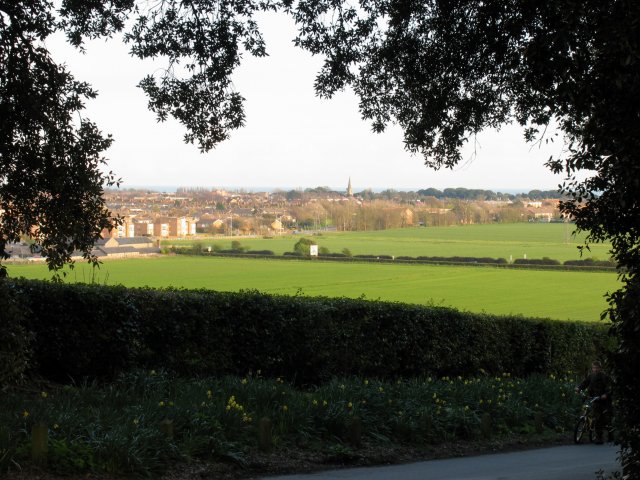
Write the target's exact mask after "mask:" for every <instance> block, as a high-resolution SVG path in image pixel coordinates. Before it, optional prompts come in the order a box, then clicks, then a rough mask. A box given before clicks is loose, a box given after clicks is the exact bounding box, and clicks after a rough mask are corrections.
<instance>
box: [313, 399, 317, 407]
mask: <svg viewBox="0 0 640 480" xmlns="http://www.w3.org/2000/svg"><path fill="white" fill-rule="evenodd" d="M311 403H313V406H314V407H317V406H318V400H316V399H315V398H314V399H313V402H311Z"/></svg>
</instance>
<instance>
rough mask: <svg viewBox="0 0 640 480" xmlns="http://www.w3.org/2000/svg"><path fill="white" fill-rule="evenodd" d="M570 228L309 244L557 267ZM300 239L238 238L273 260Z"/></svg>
mask: <svg viewBox="0 0 640 480" xmlns="http://www.w3.org/2000/svg"><path fill="white" fill-rule="evenodd" d="M574 228H575V226H574V225H572V224H563V223H512V224H488V225H464V226H462V225H461V226H451V227H426V228H419V227H416V228H404V229H395V230H376V231H370V232H327V233H323V234H322V235H321V236H314V237H313V239H314V240H315V241H316V242H317V243H318V245H320V246H324V247H327V248H328V249H329V250H330V251H331V252H340V251H342V249H343V248H348V249H349V250H351V252H352V253H353V254H354V255H362V254H373V255H395V256H401V255H407V256H412V257H417V256H420V255H422V256H445V257H447V256H468V257H494V258H500V257H502V258H505V259H507V260H509V258H510V257H512V258H513V259H514V260H515V259H516V258H523V257H524V256H525V255H526V256H527V258H542V257H549V258H553V259H556V260H559V261H561V262H563V261H565V260H577V259H579V258H581V257H580V252H579V251H578V248H577V247H578V246H579V245H582V244H583V242H584V238H585V234H584V233H582V234H578V235H576V236H574V235H572V233H573V230H574ZM300 236H309V237H310V236H311V235H286V236H281V237H274V238H268V239H266V238H238V239H237V240H239V241H240V242H241V243H242V245H243V246H246V247H249V248H250V249H251V250H272V251H273V252H274V253H276V254H277V255H281V254H282V253H284V252H287V251H292V250H293V245H294V244H295V242H296V241H297V240H298V239H299V237H300ZM194 242H199V243H200V244H201V245H202V246H204V247H207V246H213V245H216V244H217V245H220V246H222V247H223V248H230V245H231V239H230V238H229V237H224V238H206V237H204V238H199V239H196V240H182V241H181V240H164V241H163V245H166V246H168V245H181V246H184V245H192V244H193V243H194ZM610 248H611V245H610V244H597V245H592V246H591V251H590V252H589V251H587V252H585V253H584V258H588V257H592V258H595V259H598V260H607V259H608V258H609V250H610Z"/></svg>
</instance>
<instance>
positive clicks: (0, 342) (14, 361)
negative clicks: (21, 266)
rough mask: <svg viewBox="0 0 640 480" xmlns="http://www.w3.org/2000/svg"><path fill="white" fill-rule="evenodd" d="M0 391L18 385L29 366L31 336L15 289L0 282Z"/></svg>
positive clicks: (2, 280) (4, 282) (23, 308)
mask: <svg viewBox="0 0 640 480" xmlns="http://www.w3.org/2000/svg"><path fill="white" fill-rule="evenodd" d="M0 289H1V290H2V294H1V295H0V316H2V321H0V388H2V387H4V386H5V385H7V384H10V383H15V382H17V381H19V380H20V379H21V378H22V377H23V375H24V373H25V372H26V370H27V368H28V366H29V359H30V357H31V354H32V352H31V343H32V341H33V334H32V332H30V331H29V330H27V328H26V327H25V321H26V315H25V313H26V312H25V306H24V305H21V304H20V303H19V299H18V298H17V295H16V286H15V285H14V284H12V283H11V282H9V281H6V280H4V279H0Z"/></svg>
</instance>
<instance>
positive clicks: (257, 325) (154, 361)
mask: <svg viewBox="0 0 640 480" xmlns="http://www.w3.org/2000/svg"><path fill="white" fill-rule="evenodd" d="M11 282H12V285H13V286H14V287H12V288H15V289H16V292H19V295H20V296H21V298H22V299H23V301H24V303H25V305H26V307H28V308H29V309H30V310H31V312H32V313H31V314H30V315H29V318H28V321H27V322H26V323H25V327H26V328H27V331H28V332H30V333H32V334H34V335H35V339H36V341H35V346H34V358H33V360H34V368H35V369H36V370H37V371H38V372H39V373H40V374H41V375H43V376H45V377H49V378H63V379H67V378H68V377H69V376H71V377H74V378H79V377H83V376H90V377H95V376H112V375H113V374H115V373H117V372H120V371H126V370H128V369H130V368H132V367H145V368H166V369H169V370H172V371H175V372H178V373H185V374H189V375H193V374H210V375H219V374H240V375H242V374H244V373H246V372H247V371H249V370H253V371H257V370H261V371H262V372H263V374H265V375H268V376H284V377H287V378H290V379H295V380H296V381H298V382H302V383H317V382H320V381H323V380H326V379H328V378H331V377H333V376H336V375H337V376H350V375H363V376H369V377H377V378H394V377H399V376H405V377H411V376H421V375H427V374H433V375H439V376H441V375H467V374H475V373H477V372H478V371H479V369H481V368H482V369H484V370H486V371H487V372H496V373H497V372H501V371H510V372H512V373H513V374H514V375H518V376H523V375H528V374H530V373H534V372H543V373H544V372H564V371H566V370H577V369H580V370H582V368H583V367H584V366H586V365H588V364H589V362H590V360H591V359H592V358H595V357H599V356H601V354H602V351H603V350H605V349H607V348H608V344H607V341H608V337H607V327H606V326H604V325H601V324H592V323H581V322H563V321H552V320H540V319H525V318H522V317H513V316H512V317H497V316H493V315H486V314H472V313H468V312H460V311H457V310H454V309H450V308H443V307H425V306H418V305H407V304H399V303H390V302H380V301H366V300H353V299H346V298H337V299H330V298H322V297H320V298H308V297H303V296H294V297H289V296H272V295H266V294H262V293H258V292H251V291H250V292H239V293H233V292H212V291H206V290H176V289H165V290H153V289H126V288H124V287H106V286H100V285H64V284H52V283H47V282H41V281H27V280H12V281H11Z"/></svg>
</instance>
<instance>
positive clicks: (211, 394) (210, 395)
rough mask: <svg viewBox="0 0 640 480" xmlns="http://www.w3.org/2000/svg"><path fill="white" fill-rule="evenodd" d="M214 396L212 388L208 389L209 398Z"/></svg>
mask: <svg viewBox="0 0 640 480" xmlns="http://www.w3.org/2000/svg"><path fill="white" fill-rule="evenodd" d="M211 397H213V392H212V391H211V390H207V398H209V399H211Z"/></svg>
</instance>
